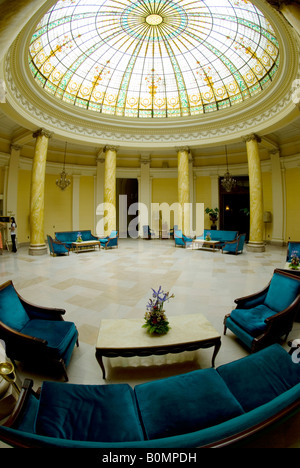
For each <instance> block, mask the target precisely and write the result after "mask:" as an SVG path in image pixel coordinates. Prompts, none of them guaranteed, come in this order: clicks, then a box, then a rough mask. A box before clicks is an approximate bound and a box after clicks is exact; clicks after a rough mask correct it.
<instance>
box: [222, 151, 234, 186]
mask: <svg viewBox="0 0 300 468" xmlns="http://www.w3.org/2000/svg"><path fill="white" fill-rule="evenodd" d="M225 151H226V165H227V172H226V174H225V175H224V177H223V179H222V180H221V184H222V186H223V188H224V189H225V190H226V192H231V190H232V189H233V188H234V187H235V186H236V180H235V179H234V178H233V177H232V176H231V174H230V173H229V170H228V157H227V146H225Z"/></svg>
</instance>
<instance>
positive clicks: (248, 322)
mask: <svg viewBox="0 0 300 468" xmlns="http://www.w3.org/2000/svg"><path fill="white" fill-rule="evenodd" d="M274 313H275V312H274V310H271V309H269V307H267V306H266V305H264V304H260V305H258V306H256V307H253V308H252V309H234V310H233V311H232V312H231V314H230V317H231V319H232V320H233V321H234V322H235V323H237V324H238V325H239V326H240V327H241V328H243V330H245V331H246V332H247V333H249V335H251V336H254V337H255V336H259V335H260V334H261V333H262V332H263V331H264V330H265V329H266V327H267V324H266V322H265V320H266V318H268V317H271V316H272V315H274Z"/></svg>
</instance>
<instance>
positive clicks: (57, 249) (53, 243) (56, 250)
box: [47, 235, 70, 257]
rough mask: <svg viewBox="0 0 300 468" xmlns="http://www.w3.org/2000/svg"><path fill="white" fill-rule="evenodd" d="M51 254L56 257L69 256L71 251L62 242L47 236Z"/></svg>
mask: <svg viewBox="0 0 300 468" xmlns="http://www.w3.org/2000/svg"><path fill="white" fill-rule="evenodd" d="M47 239H48V245H49V252H50V255H53V257H55V256H56V255H66V254H67V255H69V252H70V249H69V248H68V247H66V246H65V245H64V244H63V243H62V242H60V241H58V240H54V239H52V237H51V236H49V235H47Z"/></svg>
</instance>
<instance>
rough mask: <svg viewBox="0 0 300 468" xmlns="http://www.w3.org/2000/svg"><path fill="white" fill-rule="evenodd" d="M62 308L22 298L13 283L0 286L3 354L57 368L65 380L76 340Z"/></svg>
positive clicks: (0, 332) (74, 332) (73, 326)
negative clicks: (40, 304)
mask: <svg viewBox="0 0 300 468" xmlns="http://www.w3.org/2000/svg"><path fill="white" fill-rule="evenodd" d="M63 314H65V310H64V309H56V308H46V307H40V306H36V305H33V304H30V303H29V302H27V301H25V300H24V299H23V298H22V297H21V296H20V295H19V294H18V293H17V291H16V290H15V288H14V285H13V282H12V281H7V282H6V283H4V284H3V285H1V286H0V339H2V340H4V342H5V345H6V354H7V356H8V357H9V358H10V359H11V361H12V362H13V363H14V365H15V361H21V362H30V364H31V365H32V364H34V363H36V364H41V365H42V367H43V369H45V368H46V367H47V366H48V365H55V366H57V367H59V369H60V371H61V372H62V373H63V375H64V377H65V380H66V381H67V380H68V375H67V371H66V368H67V366H68V364H69V362H70V359H71V355H72V352H73V349H74V346H75V343H77V346H78V332H77V329H76V327H75V325H74V323H73V322H67V321H64V319H63V318H62V315H63Z"/></svg>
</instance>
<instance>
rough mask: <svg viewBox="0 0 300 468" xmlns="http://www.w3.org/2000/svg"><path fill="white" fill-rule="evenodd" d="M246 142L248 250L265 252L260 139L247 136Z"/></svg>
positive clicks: (254, 136) (255, 136)
mask: <svg viewBox="0 0 300 468" xmlns="http://www.w3.org/2000/svg"><path fill="white" fill-rule="evenodd" d="M244 141H245V142H246V145H247V156H248V171H249V186H250V236H249V242H248V244H247V248H248V250H250V251H252V252H264V251H265V243H264V240H263V233H264V222H263V190H262V175H261V164H260V157H259V148H258V143H259V142H260V138H259V137H258V136H257V135H254V134H253V135H248V136H246V137H245V138H244Z"/></svg>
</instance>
